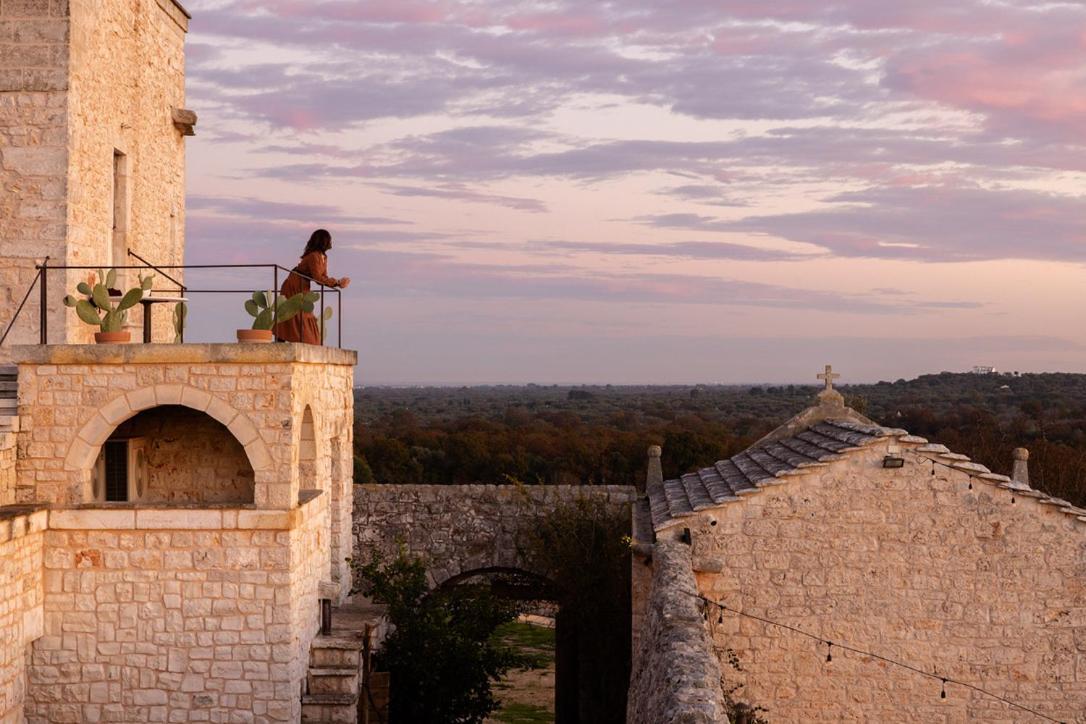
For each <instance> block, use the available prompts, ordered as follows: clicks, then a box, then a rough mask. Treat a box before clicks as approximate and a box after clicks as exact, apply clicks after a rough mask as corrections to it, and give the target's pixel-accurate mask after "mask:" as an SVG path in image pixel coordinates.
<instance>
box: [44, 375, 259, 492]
mask: <svg viewBox="0 0 1086 724" xmlns="http://www.w3.org/2000/svg"><path fill="white" fill-rule="evenodd" d="M162 405H181V406H184V407H189V408H191V409H193V410H197V411H199V412H203V413H205V414H207V415H208V416H209V417H211V418H212V419H214V420H216V421H218V422H219V423H221V424H222V425H223V426H224V427H225V428H226V429H227V430H229V431H230V434H231V435H233V436H234V438H235V439H237V441H238V442H239V443H241V445H242V447H243V448H244V449H245V456H246V457H247V458H248V459H249V464H250V465H251V466H252V467H253V472H254V473H255V474H256V475H257V476H258V479H259V476H260V474H261V473H267V472H269V471H270V470H271V469H272V458H271V454H270V453H269V452H268V448H267V445H265V443H264V441H263V440H262V439H261V437H260V433H259V432H258V430H257V428H256V425H254V424H253V421H252V420H250V419H249V417H248V416H247V415H245V414H244V413H242V412H239V411H238V410H237V409H235V408H234V407H232V406H231V405H229V404H228V403H226V402H224V401H223V400H221V399H220V398H218V397H215V396H214V395H212V394H210V393H208V392H205V391H204V390H200V389H197V388H195V387H191V386H189V385H152V386H150V387H143V388H140V389H138V390H131V391H129V392H126V393H123V394H121V395H118V396H117V397H115V398H113V399H112V400H111V401H110V402H108V403H107V404H105V405H104V406H102V407H101V408H100V409H99V410H98V411H97V412H95V413H94V415H93V416H92V417H91V419H90V420H89V421H87V422H86V423H85V424H84V425H83V427H82V428H81V429H80V430H79V432H78V433H76V437H75V440H73V441H72V444H71V445H70V446H69V448H68V455H67V456H66V457H65V458H64V468H65V469H66V470H69V471H75V472H78V473H80V474H82V475H83V476H85V477H86V478H87V479H89V476H90V472H91V467H92V466H93V465H94V460H95V458H96V457H97V455H98V450H99V448H101V446H102V444H103V443H104V442H105V441H106V439H107V438H109V436H110V434H112V432H113V431H114V430H115V429H116V428H117V426H118V425H120V424H121V423H122V422H124V421H125V420H127V419H129V418H131V417H133V416H135V415H136V414H137V413H140V412H143V411H144V410H149V409H151V408H153V407H160V406H162ZM81 482H86V481H85V480H84V481H81Z"/></svg>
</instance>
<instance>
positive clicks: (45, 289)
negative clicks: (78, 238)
mask: <svg viewBox="0 0 1086 724" xmlns="http://www.w3.org/2000/svg"><path fill="white" fill-rule="evenodd" d="M128 253H129V255H130V256H132V257H133V258H135V259H137V260H139V261H140V262H142V263H141V264H139V265H124V266H101V265H97V266H93V265H71V264H63V265H61V264H57V265H52V264H50V263H49V257H45V259H44V260H43V261H42V263H41V264H36V265H35V266H34V268H35V269H36V270H37V273H36V274H35V276H34V279H33V281H32V282H31V283H30V287H29V288H28V289H27V290H26V295H25V296H24V297H23V300H22V302H21V303H20V304H19V307H18V309H17V310H16V311H15V315H14V316H13V317H12V318H11V321H10V322H8V325H7V328H6V329H5V330H4V334H3V336H2V337H0V345H2V344H3V343H4V340H5V339H7V336H8V334H9V333H10V332H11V330H12V328H13V327H14V325H15V322H16V320H18V318H19V315H20V314H21V313H22V311H23V307H24V306H25V305H26V302H27V300H28V299H29V298H30V295H31V293H33V291H34V287H35V286H37V287H38V290H39V297H40V310H39V313H40V315H41V316H40V323H39V326H40V334H39V341H40V343H41V344H49V314H48V312H49V310H50V304H49V274H50V273H51V272H66V271H99V270H109V269H116V270H118V271H123V270H129V269H132V270H139V271H147V270H150V271H154V272H157V273H158V274H161V275H162V277H163V278H164V279H166V280H167V281H169V282H171V283H172V284H174V285H176V287H177V288H176V289H151V290H150V291H151V292H152V293H153V292H155V291H158V292H166V291H169V292H178V293H180V294H181V295H182V296H185V295H189V294H249V295H251V294H254V293H256V292H267V291H268V290H267V289H233V288H227V289H194V288H192V287H189V286H187V285H185V284H184V283H182V282H181V281H179V280H178V279H176V278H174V277H173V276H172V275H170V274H169V273H167V271H166V270H171V271H172V270H181V271H184V270H188V269H202V270H235V271H240V270H246V269H248V270H253V269H257V270H259V269H263V270H269V271H270V272H271V277H272V286H271V295H272V310H273V311H272V329H273V330H274V329H275V327H276V326H277V325H278V323H279V296H280V288H279V279H280V274H279V273H280V272H283V273H285V274H286V276H284V277H283V279H284V281H285V280H286V279H287V278H289V276H290V275H291V274H295V275H297V276H299V277H301V278H302V279H306V280H308V281H309V282H310V283H311V284H316V285H317V286H319V287H320V290H319V294H320V316H319V317H318V318H317V320H318V327H319V329H320V332H321V344H324V342H325V338H326V336H327V334H326V330H325V319H324V313H325V312H324V310H325V294H326V293H329V292H334V293H335V295H336V300H335V312H336V314H335V316H336V346H337V347H342V346H343V296H342V290H341V289H340V288H338V287H332V286H329V285H327V284H324V283H323V282H321V281H319V280H317V279H314V278H313V277H311V276H308V275H306V274H302V273H301V272H299V271H297V270H295V269H287V268H286V267H283V266H280V265H279V264H152V263H151V262H149V261H147V260H146V259H144V258H143V257H141V256H140V255H139V254H136V253H135V252H132V251H129V252H128ZM144 313H145V314H149V313H150V310H149V309H145V311H144ZM179 337H180V341H181V342H184V327H182V329H181V330H180V331H179Z"/></svg>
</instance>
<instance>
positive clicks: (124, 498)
mask: <svg viewBox="0 0 1086 724" xmlns="http://www.w3.org/2000/svg"><path fill="white" fill-rule="evenodd" d="M146 490H147V446H146V442H145V440H144V439H143V438H129V439H125V440H106V442H105V444H104V445H102V452H101V453H99V455H98V460H97V462H96V464H95V466H94V480H93V493H94V499H95V500H97V501H99V502H106V503H128V502H135V501H138V500H140V499H141V498H143V495H144V493H145V492H146Z"/></svg>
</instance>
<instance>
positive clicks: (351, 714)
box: [302, 694, 358, 724]
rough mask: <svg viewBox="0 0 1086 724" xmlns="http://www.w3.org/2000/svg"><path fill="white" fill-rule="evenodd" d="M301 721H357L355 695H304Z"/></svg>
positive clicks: (356, 697)
mask: <svg viewBox="0 0 1086 724" xmlns="http://www.w3.org/2000/svg"><path fill="white" fill-rule="evenodd" d="M302 721H304V722H350V723H351V724H354V723H355V722H357V721H358V695H357V694H306V695H305V696H303V697H302Z"/></svg>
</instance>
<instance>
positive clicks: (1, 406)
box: [0, 365, 19, 432]
mask: <svg viewBox="0 0 1086 724" xmlns="http://www.w3.org/2000/svg"><path fill="white" fill-rule="evenodd" d="M18 394H19V368H18V367H16V366H15V365H0V432H4V431H9V430H12V429H13V428H14V424H15V417H16V415H18V414H19V413H18V404H19V402H18V399H17V398H18Z"/></svg>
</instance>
